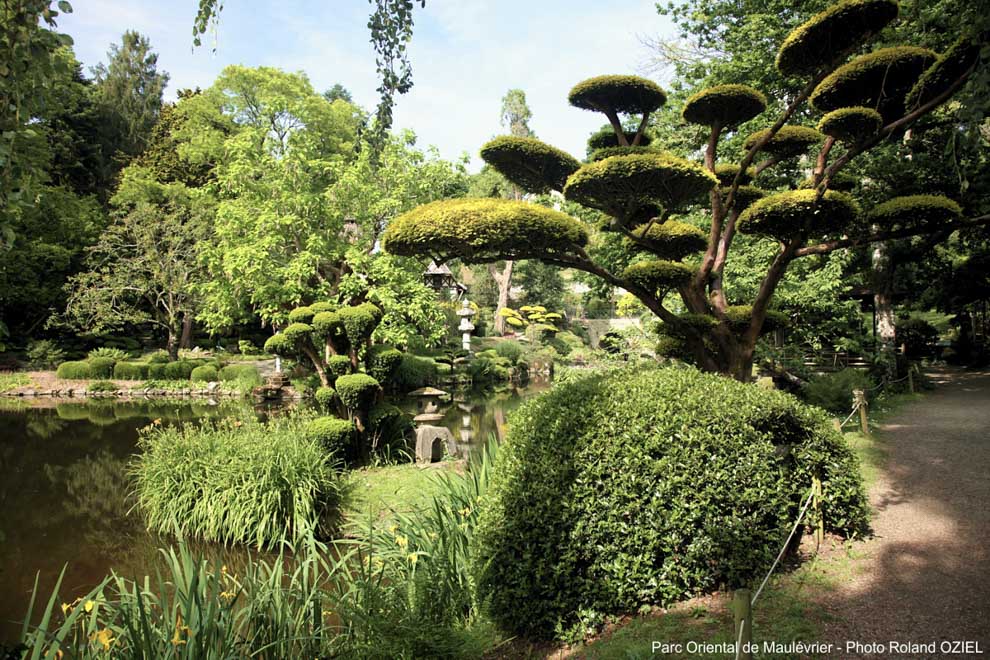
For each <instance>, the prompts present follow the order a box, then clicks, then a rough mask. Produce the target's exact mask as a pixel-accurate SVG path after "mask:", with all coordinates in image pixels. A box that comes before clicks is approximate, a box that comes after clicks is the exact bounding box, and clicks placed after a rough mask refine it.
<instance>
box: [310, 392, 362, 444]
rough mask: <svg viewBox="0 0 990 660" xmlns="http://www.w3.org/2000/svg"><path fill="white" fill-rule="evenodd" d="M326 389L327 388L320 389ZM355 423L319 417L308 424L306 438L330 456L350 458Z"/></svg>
mask: <svg viewBox="0 0 990 660" xmlns="http://www.w3.org/2000/svg"><path fill="white" fill-rule="evenodd" d="M320 389H325V388H320ZM355 431H356V429H355V428H354V422H352V421H351V420H349V419H340V418H338V417H317V418H316V419H312V420H310V421H308V422H307V423H306V427H305V429H304V433H305V434H306V437H308V438H310V439H311V440H313V441H315V442H318V443H319V444H320V446H321V447H323V449H325V450H326V451H327V452H328V453H329V454H330V455H332V456H335V457H337V458H345V457H350V456H351V455H352V454H353V452H354V437H355Z"/></svg>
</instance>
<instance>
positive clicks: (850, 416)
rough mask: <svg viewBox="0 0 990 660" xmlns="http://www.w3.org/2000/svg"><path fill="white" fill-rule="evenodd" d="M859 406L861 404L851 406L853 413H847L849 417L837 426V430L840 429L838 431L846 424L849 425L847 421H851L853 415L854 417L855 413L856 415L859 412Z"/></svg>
mask: <svg viewBox="0 0 990 660" xmlns="http://www.w3.org/2000/svg"><path fill="white" fill-rule="evenodd" d="M861 405H863V404H861V403H857V404H856V405H855V406H853V411H852V412H851V413H849V417H846V421H844V422H842V423H841V424H839V428H840V429H841V428H842V427H843V426H845V425H846V424H848V423H849V420H850V419H852V418H853V416H854V415H855V414H856V413H857V412H858V411H859V408H860V406H861Z"/></svg>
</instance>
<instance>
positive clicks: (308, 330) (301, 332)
mask: <svg viewBox="0 0 990 660" xmlns="http://www.w3.org/2000/svg"><path fill="white" fill-rule="evenodd" d="M281 334H282V336H283V337H285V340H286V341H288V342H291V343H292V345H293V346H298V345H299V342H301V341H303V340H304V339H306V338H308V337H309V336H310V335H312V334H313V326H311V325H310V324H308V323H290V324H289V325H288V326H286V328H285V329H284V330H282V333H281ZM265 346H267V343H266V344H265Z"/></svg>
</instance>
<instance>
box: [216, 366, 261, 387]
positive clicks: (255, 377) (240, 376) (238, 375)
mask: <svg viewBox="0 0 990 660" xmlns="http://www.w3.org/2000/svg"><path fill="white" fill-rule="evenodd" d="M220 380H236V381H240V382H242V383H251V384H252V385H261V374H260V373H258V368H257V367H256V366H254V365H253V364H228V365H227V366H226V367H224V368H222V369H221V370H220Z"/></svg>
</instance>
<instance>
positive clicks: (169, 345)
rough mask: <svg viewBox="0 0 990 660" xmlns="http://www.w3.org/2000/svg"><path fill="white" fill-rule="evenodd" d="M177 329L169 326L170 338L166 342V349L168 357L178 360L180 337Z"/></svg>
mask: <svg viewBox="0 0 990 660" xmlns="http://www.w3.org/2000/svg"><path fill="white" fill-rule="evenodd" d="M175 330H176V329H175V328H173V327H171V326H169V329H168V339H167V340H166V342H165V350H166V351H168V359H169V360H171V361H173V362H174V361H176V360H178V359H179V339H178V337H177V336H176V334H177V333H176V331H175Z"/></svg>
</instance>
